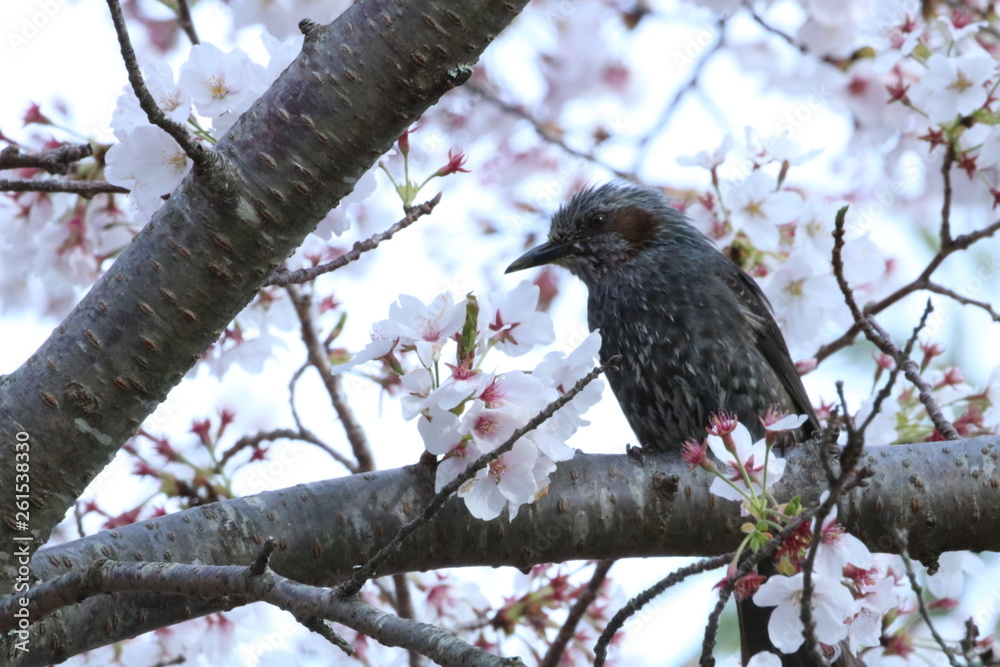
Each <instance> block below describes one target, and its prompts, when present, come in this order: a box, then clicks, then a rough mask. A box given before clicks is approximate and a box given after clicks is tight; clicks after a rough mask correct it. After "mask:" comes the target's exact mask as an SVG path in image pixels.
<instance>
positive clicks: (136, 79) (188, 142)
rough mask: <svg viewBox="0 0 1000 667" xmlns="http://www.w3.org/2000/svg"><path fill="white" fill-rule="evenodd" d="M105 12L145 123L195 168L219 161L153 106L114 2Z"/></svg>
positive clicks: (183, 129)
mask: <svg viewBox="0 0 1000 667" xmlns="http://www.w3.org/2000/svg"><path fill="white" fill-rule="evenodd" d="M107 2H108V9H109V10H110V11H111V22H112V23H113V24H114V26H115V33H116V34H117V35H118V46H119V49H120V50H121V54H122V60H123V61H125V70H126V71H127V72H128V82H129V83H130V84H132V91H133V92H134V93H135V96H136V97H137V98H138V99H139V106H140V107H141V108H142V110H143V111H144V112H145V113H146V118H148V119H149V122H150V123H152V124H153V125H155V126H157V127H158V128H160V129H161V130H163V131H164V132H166V133H167V134H169V135H170V136H171V137H173V139H174V141H176V142H177V144H178V145H179V146H180V147H181V149H183V151H184V153H185V154H186V155H187V156H188V157H189V158H191V160H192V162H194V164H195V167H196V168H198V167H200V168H202V169H204V168H207V167H209V166H212V165H214V164H215V163H216V162H218V161H219V156H218V155H217V154H216V153H214V152H213V151H210V150H206V148H205V147H204V146H203V145H202V144H201V143H199V142H198V141H197V140H196V139H195V138H194V137H193V136H191V133H189V132H188V131H187V129H186V128H185V127H184V126H183V125H181V124H180V123H178V122H177V121H174V120H171V119H170V118H167V115H166V114H165V113H163V110H162V109H160V107H158V106H157V105H156V100H155V99H153V95H152V94H151V93H150V92H149V89H148V88H147V87H146V82H145V81H144V80H143V78H142V72H140V71H139V61H138V59H137V58H136V57H135V50H134V49H133V48H132V41H131V39H129V36H128V27H127V26H126V25H125V17H124V16H123V15H122V8H121V5H120V4H119V3H118V0H107Z"/></svg>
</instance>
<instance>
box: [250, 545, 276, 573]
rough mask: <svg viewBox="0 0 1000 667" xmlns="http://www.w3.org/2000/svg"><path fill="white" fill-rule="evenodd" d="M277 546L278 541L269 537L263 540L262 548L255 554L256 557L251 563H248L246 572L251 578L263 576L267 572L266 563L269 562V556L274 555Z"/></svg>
mask: <svg viewBox="0 0 1000 667" xmlns="http://www.w3.org/2000/svg"><path fill="white" fill-rule="evenodd" d="M277 546H278V541H277V540H276V539H274V538H273V537H271V536H268V538H267V539H266V540H264V546H262V547H261V548H260V551H259V552H258V553H257V557H256V558H255V559H254V561H253V562H252V563H250V567H248V568H247V572H248V573H249V575H250V576H251V577H256V576H259V575H262V574H264V572H265V571H266V570H267V563H268V561H270V560H271V554H273V553H274V550H275V549H276V548H277Z"/></svg>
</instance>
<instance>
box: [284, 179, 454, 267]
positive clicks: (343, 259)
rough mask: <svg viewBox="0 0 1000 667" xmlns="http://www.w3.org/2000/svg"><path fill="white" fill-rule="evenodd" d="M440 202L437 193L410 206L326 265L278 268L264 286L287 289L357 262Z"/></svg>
mask: <svg viewBox="0 0 1000 667" xmlns="http://www.w3.org/2000/svg"><path fill="white" fill-rule="evenodd" d="M440 201H441V193H440V192H439V193H437V194H436V195H434V197H433V198H432V199H430V200H428V201H425V202H424V203H423V204H420V205H419V206H411V207H410V208H408V209H406V217H404V218H403V219H402V220H400V221H399V222H397V223H396V224H394V225H393V226H392V227H390V228H389V229H387V230H385V231H384V232H379V233H378V234H373V235H372V236H370V237H368V238H367V239H365V240H364V241H357V242H356V243H355V244H354V247H353V248H351V251H350V252H348V253H344V254H343V255H341V256H340V257H338V258H337V259H335V260H333V261H332V262H327V263H326V264H320V265H319V266H314V267H312V268H309V269H300V270H298V271H289V270H287V269H284V268H280V269H278V270H276V271H275V272H274V274H273V275H272V276H271V277H270V278H268V279H267V282H266V283H264V284H265V285H277V286H278V287H287V286H288V285H292V284H294V283H307V282H309V281H311V280H315V279H316V278H318V277H319V276H321V275H323V274H324V273H330V272H331V271H336V270H337V269H340V268H343V267H345V266H347V265H348V264H350V263H351V262H353V261H355V260H357V259H358V258H360V257H361V255H362V254H364V253H366V252H368V251H369V250H374V249H375V248H377V247H378V244H379V243H382V242H383V241H387V240H389V239H391V238H392V237H393V235H394V234H396V232H399V231H401V230H403V229H406V228H407V227H409V226H410V225H412V224H413V223H414V222H416V221H417V220H419V219H420V218H422V217H423V216H425V215H428V214H429V213H430V212H431V211H433V210H434V207H435V206H437V205H438V203H440Z"/></svg>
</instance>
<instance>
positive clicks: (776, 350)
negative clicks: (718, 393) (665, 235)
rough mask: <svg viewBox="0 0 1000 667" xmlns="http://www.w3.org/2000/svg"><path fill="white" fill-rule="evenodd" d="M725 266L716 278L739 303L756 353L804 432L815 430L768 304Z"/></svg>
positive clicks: (752, 285) (752, 284)
mask: <svg viewBox="0 0 1000 667" xmlns="http://www.w3.org/2000/svg"><path fill="white" fill-rule="evenodd" d="M725 265H726V268H725V269H723V275H722V276H720V277H721V278H722V279H723V280H724V281H725V282H726V284H727V285H728V286H729V287H730V289H732V291H733V293H734V294H735V295H736V296H737V298H738V299H739V302H740V305H741V306H742V308H743V310H744V315H745V316H746V318H747V321H748V322H749V323H750V325H751V327H752V328H753V330H754V331H755V332H756V336H757V349H758V350H760V351H761V353H762V354H763V355H764V358H765V359H766V360H767V363H769V364H770V365H771V368H773V369H774V372H775V373H776V374H777V375H778V377H779V378H780V379H781V384H782V386H784V388H785V391H786V392H788V395H789V396H790V397H791V399H792V401H793V402H794V403H795V406H796V408H797V409H798V413H799V414H804V415H807V416H808V417H809V421H808V424H809V425H810V426H811V427H812V429H807V430H812V431H816V430H818V429H819V419H818V418H817V417H816V412H815V411H814V410H813V407H812V402H811V401H810V400H809V395H808V394H807V393H806V388H805V387H804V386H803V385H802V379H801V378H800V377H799V372H798V370H796V368H795V364H794V363H793V362H792V357H791V355H790V354H789V352H788V345H787V344H785V338H784V336H782V335H781V329H779V328H778V323H777V322H776V321H775V320H774V312H773V311H772V310H771V302H770V301H768V300H767V297H766V296H765V295H764V292H763V291H762V290H761V289H760V286H759V285H758V284H757V281H755V280H754V279H753V278H751V277H750V276H748V275H747V274H746V273H745V272H744V271H743V269H741V268H740V267H738V266H737V265H736V264H735V263H734V262H731V261H728V262H726V263H725Z"/></svg>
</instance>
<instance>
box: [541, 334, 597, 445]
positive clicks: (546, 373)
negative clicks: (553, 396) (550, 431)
mask: <svg viewBox="0 0 1000 667" xmlns="http://www.w3.org/2000/svg"><path fill="white" fill-rule="evenodd" d="M600 350H601V334H600V332H599V331H592V332H590V333H589V334H588V335H587V337H586V338H584V339H583V340H582V341H581V342H580V345H579V346H577V348H576V349H575V350H573V351H572V352H570V353H569V354H568V355H564V354H562V353H561V352H549V353H547V354H546V355H545V357H543V358H542V361H541V362H540V363H539V364H538V366H536V367H535V370H534V371H532V376H534V377H536V378H538V379H540V380H541V381H542V382H545V383H547V384H548V385H549V386H552V387H555V388H556V389H558V390H559V392H560V393H565V392H566V391H568V390H569V389H571V388H572V387H573V386H574V385H575V384H576V383H577V382H579V381H580V380H581V379H583V377H584V376H585V375H586V374H587V373H589V372H590V371H591V369H593V368H594V365H595V363H596V360H597V358H598V353H599V352H600ZM603 391H604V381H603V380H601V379H600V378H598V379H596V380H594V381H593V382H591V383H590V384H588V385H587V386H586V387H584V389H583V391H581V392H580V393H579V394H577V395H576V397H575V398H574V399H573V400H572V401H570V402H569V403H568V404H567V405H565V406H564V407H563V408H562V409H561V410H559V412H557V413H556V417H558V418H559V419H560V420H567V419H568V420H571V421H572V422H573V424H572V425H573V428H574V429H575V428H579V427H581V426H587V425H588V424H589V423H590V422H588V421H587V420H585V419H583V418H582V417H581V416H580V415H582V414H583V413H584V412H586V411H587V410H588V409H589V408H590V407H591V406H592V405H595V404H596V403H597V401H599V400H600V399H601V393H602V392H603Z"/></svg>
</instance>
